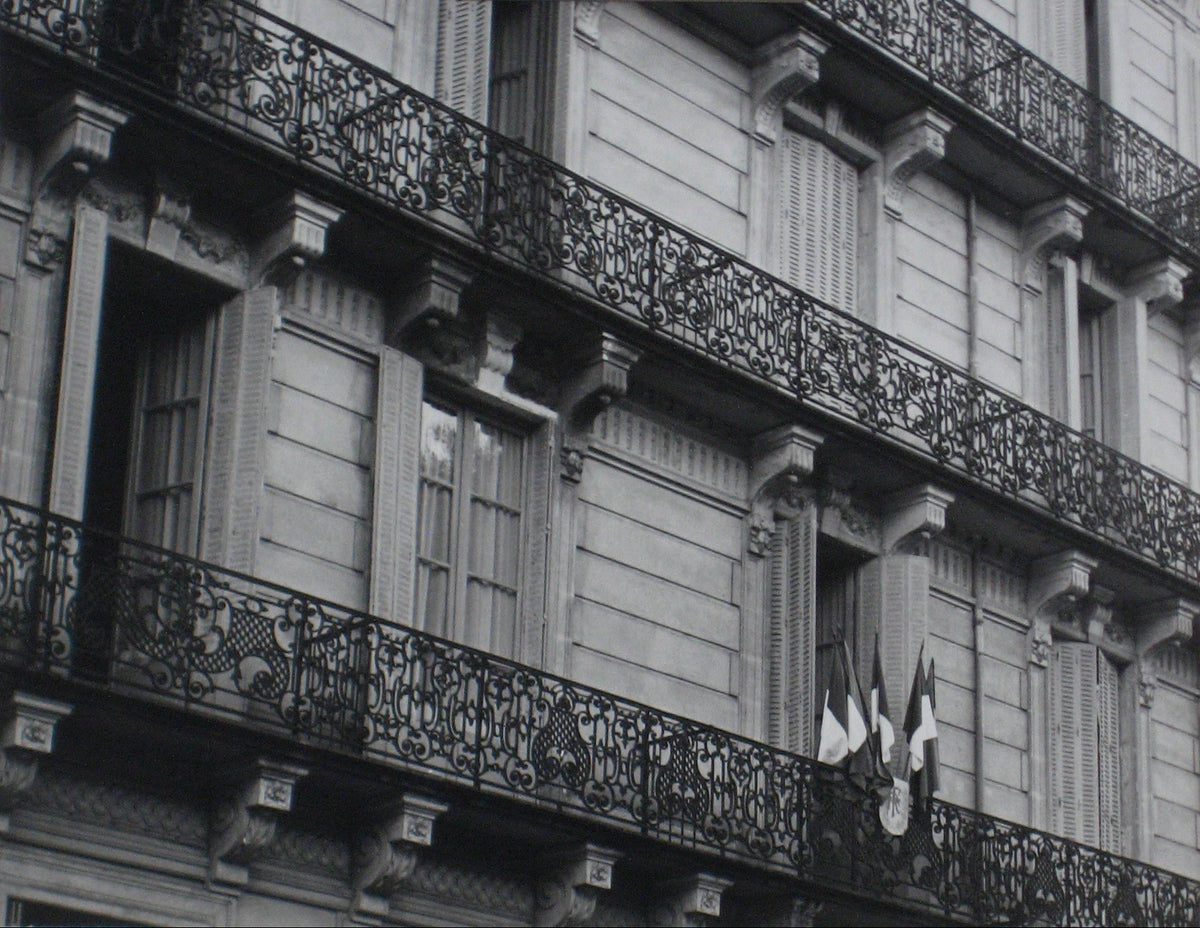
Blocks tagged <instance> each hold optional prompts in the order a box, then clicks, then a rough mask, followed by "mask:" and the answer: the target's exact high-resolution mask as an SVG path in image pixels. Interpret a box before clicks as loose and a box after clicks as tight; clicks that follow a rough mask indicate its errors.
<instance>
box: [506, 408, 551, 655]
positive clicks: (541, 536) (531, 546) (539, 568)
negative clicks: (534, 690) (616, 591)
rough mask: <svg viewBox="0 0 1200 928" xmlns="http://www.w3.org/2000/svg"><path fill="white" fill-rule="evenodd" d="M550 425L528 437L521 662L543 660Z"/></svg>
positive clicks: (518, 642)
mask: <svg viewBox="0 0 1200 928" xmlns="http://www.w3.org/2000/svg"><path fill="white" fill-rule="evenodd" d="M553 442H554V429H553V428H551V427H550V426H549V425H545V426H542V428H540V429H538V430H537V432H535V433H534V435H533V436H532V438H531V439H530V441H529V480H528V482H527V485H526V490H525V492H526V503H525V539H526V542H525V563H524V565H523V566H524V568H525V573H524V576H523V577H522V578H521V614H522V619H521V628H520V629H519V631H518V635H519V637H520V640H519V641H517V642H516V648H517V650H516V652H515V654H514V656H515V657H517V659H518V660H522V661H524V662H525V663H532V664H538V665H541V664H542V662H543V661H544V660H545V655H544V652H543V638H544V637H545V617H546V576H547V572H546V558H547V554H548V551H549V534H550V485H551V477H552V466H553V460H554V444H553Z"/></svg>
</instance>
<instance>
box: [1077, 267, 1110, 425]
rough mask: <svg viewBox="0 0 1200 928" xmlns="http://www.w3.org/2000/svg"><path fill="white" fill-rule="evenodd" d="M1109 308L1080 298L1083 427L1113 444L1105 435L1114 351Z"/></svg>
mask: <svg viewBox="0 0 1200 928" xmlns="http://www.w3.org/2000/svg"><path fill="white" fill-rule="evenodd" d="M1107 308H1108V307H1107V304H1106V303H1104V302H1103V301H1096V300H1094V299H1091V298H1089V293H1088V291H1083V290H1082V289H1081V292H1080V295H1079V423H1080V424H1079V427H1080V430H1081V431H1082V432H1083V433H1084V434H1085V435H1089V436H1091V437H1092V438H1094V439H1096V440H1097V441H1109V440H1111V439H1112V437H1113V436H1110V435H1106V434H1105V428H1104V398H1105V391H1106V389H1107V385H1106V377H1105V367H1106V363H1105V362H1106V359H1107V358H1108V356H1109V354H1110V352H1111V349H1110V347H1109V346H1108V344H1107V342H1108V336H1107V334H1106V333H1105V325H1104V323H1105V318H1106V313H1105V310H1106V309H1107Z"/></svg>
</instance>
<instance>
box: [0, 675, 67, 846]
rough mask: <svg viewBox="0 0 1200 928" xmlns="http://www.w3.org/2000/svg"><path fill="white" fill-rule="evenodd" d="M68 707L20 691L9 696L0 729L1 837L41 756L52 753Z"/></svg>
mask: <svg viewBox="0 0 1200 928" xmlns="http://www.w3.org/2000/svg"><path fill="white" fill-rule="evenodd" d="M71 708H72V707H71V706H70V705H68V704H67V703H63V702H57V701H55V700H53V699H43V698H42V697H40V696H33V695H30V694H28V693H22V692H19V691H18V692H14V693H13V694H12V695H10V696H9V697H8V700H7V704H6V705H5V706H4V708H3V717H4V722H3V727H0V834H5V833H7V832H8V830H9V825H10V822H11V813H12V810H13V808H14V807H15V806H16V805H17V803H18V802H19V801H20V799H21V797H22V796H23V795H24V794H25V793H26V792H28V791H29V788H30V787H31V786H33V781H34V780H35V779H36V778H37V771H38V761H39V760H40V759H41V757H42V755H43V754H49V753H50V752H51V751H53V750H54V729H55V726H56V725H57V724H58V723H59V721H61V720H62V719H64V718H66V717H67V716H68V715H70V714H71Z"/></svg>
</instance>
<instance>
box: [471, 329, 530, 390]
mask: <svg viewBox="0 0 1200 928" xmlns="http://www.w3.org/2000/svg"><path fill="white" fill-rule="evenodd" d="M521 335H522V332H521V328H520V326H518V325H517V324H516V323H515V322H513V321H512V320H511V319H509V318H508V317H507V316H502V315H499V314H497V313H488V315H487V319H485V320H484V327H483V348H482V350H481V351H480V358H479V373H478V375H476V379H475V383H476V386H478V387H479V388H480V389H481V390H486V391H487V392H488V393H492V394H494V395H497V396H498V395H501V394H503V393H505V392H506V391H507V389H508V388H507V386H506V384H505V381H506V380H507V378H508V375H509V373H510V372H511V371H512V368H513V352H514V351H515V350H516V347H517V343H518V342H520V341H521Z"/></svg>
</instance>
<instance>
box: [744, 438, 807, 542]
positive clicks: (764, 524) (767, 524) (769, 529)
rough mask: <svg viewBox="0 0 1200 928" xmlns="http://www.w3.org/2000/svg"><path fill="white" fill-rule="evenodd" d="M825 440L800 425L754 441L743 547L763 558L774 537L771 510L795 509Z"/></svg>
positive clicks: (773, 515) (773, 520) (773, 512)
mask: <svg viewBox="0 0 1200 928" xmlns="http://www.w3.org/2000/svg"><path fill="white" fill-rule="evenodd" d="M824 440H825V436H824V435H821V434H819V433H817V432H814V431H812V430H811V429H807V428H804V427H803V426H800V425H781V426H779V427H778V428H774V429H771V430H769V431H766V432H762V433H760V434H759V435H757V436H755V438H754V446H753V463H752V464H751V467H750V494H749V498H750V521H749V530H748V536H747V542H746V547H747V550H749V552H750V554H752V555H754V556H755V557H763V556H765V555H766V553H767V549H768V548H769V546H770V543H771V536H772V535H773V534H774V533H775V510H776V508H777V507H778V506H779V505H780V504H781V503H782V504H785V505H789V506H792V507H798V506H799V505H800V503H801V501H800V499H799V497H798V494H799V493H800V491H801V488H802V485H803V484H804V482H805V481H807V480H808V478H809V477H811V476H812V472H813V463H814V460H815V456H816V452H817V449H818V448H819V447H821V443H822V442H823V441H824Z"/></svg>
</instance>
